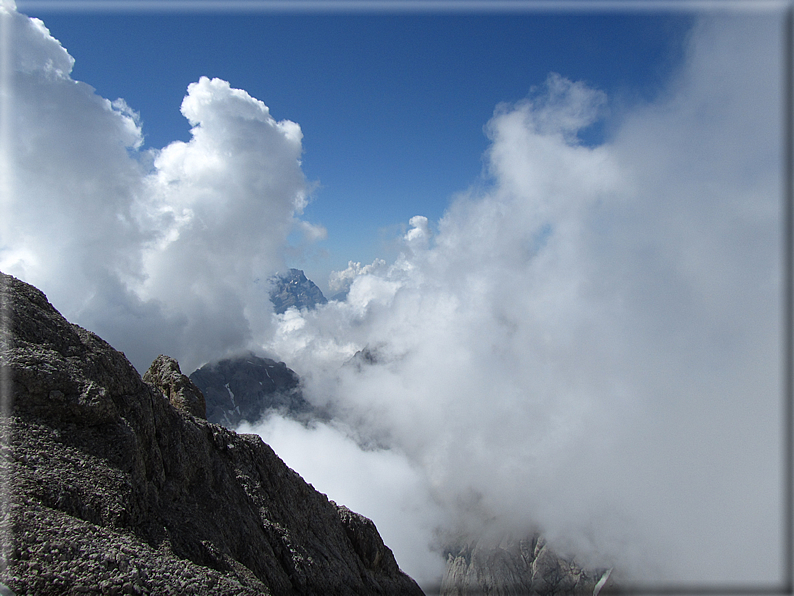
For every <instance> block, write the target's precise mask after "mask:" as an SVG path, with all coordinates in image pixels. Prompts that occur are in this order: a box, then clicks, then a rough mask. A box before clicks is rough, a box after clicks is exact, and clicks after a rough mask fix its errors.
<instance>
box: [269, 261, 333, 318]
mask: <svg viewBox="0 0 794 596" xmlns="http://www.w3.org/2000/svg"><path fill="white" fill-rule="evenodd" d="M270 281H271V283H272V284H273V285H272V288H271V290H270V301H271V302H272V303H273V310H275V312H276V313H277V314H281V313H284V312H286V311H287V309H288V308H290V307H293V306H294V307H295V308H297V309H298V310H300V309H302V308H309V309H311V308H314V307H316V306H317V305H318V304H326V303H327V302H328V300H326V298H325V296H323V293H322V290H320V288H318V287H317V285H316V284H315V283H314V282H313V281H311V280H310V279H307V278H306V275H304V273H303V271H301V270H300V269H290V270H289V271H287V272H286V273H281V274H279V275H275V276H273V277H272V278H271V280H270Z"/></svg>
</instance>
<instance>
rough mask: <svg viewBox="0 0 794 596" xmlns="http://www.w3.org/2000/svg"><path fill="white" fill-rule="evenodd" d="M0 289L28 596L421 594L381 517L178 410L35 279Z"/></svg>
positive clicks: (18, 536) (18, 560)
mask: <svg viewBox="0 0 794 596" xmlns="http://www.w3.org/2000/svg"><path fill="white" fill-rule="evenodd" d="M0 275H1V274H0ZM0 291H2V299H3V301H4V302H5V303H6V304H7V305H8V314H9V315H10V322H11V325H10V327H11V331H12V337H11V340H12V341H11V345H10V346H8V345H7V346H5V347H4V349H3V350H2V352H1V353H0V357H2V361H1V364H2V366H3V370H4V371H6V372H8V373H10V377H11V380H10V383H9V384H8V385H9V389H10V393H11V394H12V396H13V408H12V409H11V410H9V411H7V412H5V414H4V415H3V416H2V417H0V430H2V433H3V435H2V436H3V437H5V439H4V441H3V445H2V453H0V455H2V458H0V464H2V465H3V470H4V471H5V472H7V474H5V475H3V478H5V479H6V480H7V479H8V478H10V479H11V485H10V486H9V485H8V484H6V485H5V486H4V488H5V489H12V490H10V499H8V500H0V503H1V504H2V508H0V513H1V514H2V515H1V516H0V538H2V539H4V540H0V543H6V544H9V545H10V547H9V548H8V549H7V551H6V552H5V553H4V557H5V558H4V560H3V561H2V563H3V564H2V566H0V582H3V583H4V584H6V585H7V586H9V587H10V588H11V589H12V590H13V591H14V592H15V593H16V594H41V595H50V594H51V595H56V594H57V595H62V594H151V595H161V594H173V595H177V594H179V595H183V594H196V595H210V594H212V595H242V594H249V595H254V594H273V595H282V594H284V595H292V594H295V595H297V594H318V595H319V594H340V595H341V594H416V595H419V594H421V593H422V592H421V590H420V589H419V587H418V586H417V585H416V583H415V582H414V581H413V580H411V578H409V577H408V576H407V575H405V574H404V573H402V572H401V571H400V569H399V568H398V566H397V563H396V562H395V560H394V557H393V555H392V553H391V551H390V550H389V549H388V548H387V547H386V546H385V545H384V544H383V542H382V540H381V539H380V536H379V535H378V533H377V530H376V529H375V526H374V524H372V522H371V521H370V520H368V519H366V518H364V517H363V516H360V515H358V514H354V513H352V512H350V511H349V510H347V509H346V508H344V507H338V506H337V505H336V504H335V503H333V502H331V501H329V500H328V499H327V498H326V496H325V495H322V494H320V493H318V492H317V491H316V490H314V489H313V488H312V487H311V486H310V485H308V484H306V482H304V481H303V480H302V479H301V478H300V476H298V474H296V473H295V472H294V471H293V470H291V469H290V468H288V467H287V466H286V465H285V464H284V463H283V462H282V461H281V460H280V459H279V458H278V456H277V455H276V454H275V453H274V452H273V450H272V449H270V447H268V446H267V445H266V444H265V443H263V442H262V440H261V439H260V438H259V437H258V436H255V435H238V434H236V433H234V432H232V431H230V430H228V429H225V428H223V427H221V426H218V425H215V424H212V423H210V422H208V421H207V420H204V419H202V418H200V417H198V416H195V415H194V414H192V413H191V412H190V408H188V410H187V411H186V410H184V409H177V408H175V407H174V406H173V405H172V403H171V401H170V399H171V398H172V396H171V395H169V396H168V397H166V396H165V395H164V394H163V391H161V389H158V388H157V387H155V386H154V385H149V384H147V383H144V382H143V380H142V379H141V377H140V375H139V374H138V373H137V372H136V371H135V369H134V368H133V367H132V366H131V365H130V363H129V362H128V361H127V359H126V358H125V356H124V354H122V353H121V352H118V351H116V350H114V349H113V348H112V347H111V346H110V345H108V344H107V343H106V342H104V341H103V340H102V339H100V338H99V337H97V336H96V335H94V334H93V333H91V332H89V331H86V330H85V329H82V328H80V327H78V326H76V325H72V324H70V323H69V322H67V321H66V320H65V319H64V318H63V317H62V316H61V315H60V314H59V313H58V312H57V311H56V310H55V309H54V308H53V307H52V306H51V305H50V304H49V303H48V301H47V299H46V297H45V296H44V294H43V293H41V292H40V291H39V290H37V289H35V288H33V287H32V286H29V285H27V284H24V283H22V282H20V281H18V280H16V279H14V278H11V277H9V276H3V277H2V279H0ZM164 364H165V365H166V369H167V370H168V371H170V372H171V373H175V371H174V370H171V369H170V365H169V363H168V362H165V363H164ZM160 368H161V369H162V367H160ZM166 376H167V377H171V378H173V376H174V375H171V374H170V373H169V374H168V375H166ZM177 380H179V381H181V377H177ZM177 393H178V391H177Z"/></svg>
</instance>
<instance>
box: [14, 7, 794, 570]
mask: <svg viewBox="0 0 794 596" xmlns="http://www.w3.org/2000/svg"><path fill="white" fill-rule="evenodd" d="M0 14H2V18H3V19H5V20H6V24H10V30H11V31H12V33H13V36H14V41H13V44H11V45H10V47H12V48H14V51H13V55H12V56H11V62H12V66H13V72H12V75H11V81H12V89H13V92H14V93H13V97H12V99H11V101H12V102H13V103H12V107H13V112H12V113H13V116H14V117H13V119H12V124H13V130H12V131H11V133H10V134H9V133H4V134H5V135H6V137H4V139H6V138H8V139H10V140H11V143H12V149H13V150H12V151H10V152H6V154H9V155H11V156H12V157H11V159H12V160H13V161H12V163H11V164H10V165H9V164H6V165H7V166H8V167H7V168H6V170H5V172H6V173H9V172H11V173H12V174H13V175H12V176H10V177H9V178H7V179H6V180H4V184H6V185H7V186H8V187H9V188H11V190H12V191H13V192H11V193H10V194H9V197H10V199H9V198H8V197H5V198H4V213H3V222H2V238H0V269H2V270H3V271H6V272H8V273H11V274H14V275H17V276H19V277H21V278H23V279H25V280H26V281H28V282H31V283H33V284H35V285H37V286H39V287H41V288H42V289H44V290H45V291H46V292H47V294H48V295H49V297H50V299H51V300H52V301H53V302H54V303H55V304H56V305H57V306H58V308H59V309H61V310H62V312H63V313H64V314H65V315H67V316H68V317H69V318H71V319H72V320H75V321H76V322H79V323H80V324H82V325H84V326H86V327H89V328H91V329H93V330H95V331H97V332H98V333H100V335H102V336H103V337H105V338H106V339H108V340H109V341H111V342H112V343H113V344H114V345H116V346H117V347H119V348H120V349H124V350H125V351H126V352H127V354H128V355H129V356H130V357H131V359H132V360H133V362H134V363H135V364H136V366H138V367H139V368H140V367H145V366H146V365H148V362H149V361H150V360H151V358H153V357H154V356H155V355H156V354H157V353H160V352H166V353H169V354H171V355H174V356H175V357H177V358H178V359H179V360H180V362H181V363H182V365H183V368H184V369H185V370H192V368H193V367H194V366H196V365H198V364H200V363H202V362H203V361H206V360H208V359H211V358H213V357H219V356H221V355H223V354H224V353H225V352H227V351H230V350H235V349H240V348H243V347H250V346H251V345H255V344H256V345H259V346H260V347H262V348H264V349H266V350H267V351H269V352H271V353H275V354H277V355H279V356H280V357H281V358H282V359H284V360H285V361H286V362H287V363H288V364H289V365H290V366H291V367H293V368H294V369H296V370H297V371H298V372H299V373H300V374H301V375H302V377H303V378H304V379H305V382H306V390H307V397H309V398H310V399H312V400H313V401H315V402H317V403H324V404H327V405H330V406H331V407H332V408H333V409H334V411H335V412H336V413H337V419H336V421H335V422H334V423H333V424H326V425H322V424H321V425H318V426H316V427H315V428H313V429H307V428H305V427H303V426H300V425H297V424H294V423H292V422H290V421H287V420H283V419H281V418H278V417H273V418H271V419H270V420H269V421H266V422H265V423H264V424H263V425H260V426H258V427H257V431H258V432H260V433H261V434H262V435H263V436H264V437H265V438H266V440H268V441H270V442H271V444H272V445H273V446H274V448H275V449H276V451H277V452H278V453H279V454H280V455H281V456H282V457H283V458H284V459H285V460H286V461H287V463H288V464H290V465H292V466H293V467H294V468H296V469H297V470H298V471H299V472H300V473H301V474H303V475H304V476H305V477H306V478H307V479H308V480H309V481H310V482H313V483H314V484H315V486H317V488H319V489H320V490H324V491H326V492H328V493H329V496H330V497H331V498H335V499H338V500H339V501H341V502H344V503H345V504H346V505H348V506H350V507H351V508H353V509H356V510H359V511H361V512H362V513H364V514H366V515H370V516H372V517H373V519H374V520H375V522H376V523H377V525H378V528H379V529H380V530H381V532H382V533H383V535H384V538H385V540H386V542H387V543H388V544H389V545H390V546H392V548H393V549H394V550H395V554H396V556H397V559H398V561H399V562H400V564H401V565H402V566H403V568H404V569H405V570H406V571H407V572H408V573H410V574H412V575H413V576H415V577H416V578H417V579H419V580H420V581H425V582H432V581H434V580H437V579H438V574H439V573H440V571H441V568H442V566H443V561H442V559H441V557H440V556H439V554H438V553H437V552H436V551H434V550H433V548H434V547H436V546H439V545H443V544H444V542H445V541H446V540H448V539H449V538H450V536H451V535H454V534H455V533H456V532H463V533H465V532H478V531H479V530H480V529H481V528H482V527H484V526H489V527H494V528H496V529H504V528H509V529H510V530H512V531H514V532H523V531H525V530H528V529H530V528H539V529H542V530H543V531H544V532H545V533H546V535H547V536H548V537H549V538H550V539H551V540H552V541H553V542H554V543H555V544H556V545H558V547H559V548H561V549H565V550H570V551H571V552H574V553H576V554H577V556H579V557H581V558H582V559H583V560H586V561H590V562H593V563H596V564H604V565H613V564H614V565H617V566H618V567H619V568H620V569H621V570H622V572H623V573H625V574H626V575H629V576H631V575H632V574H633V577H634V578H635V579H640V580H658V579H663V580H666V581H670V580H680V581H686V582H696V581H702V580H713V581H733V580H737V581H738V580H741V581H750V582H754V581H758V582H760V581H774V580H776V579H777V574H778V572H779V570H780V566H781V560H780V539H781V533H780V528H781V521H782V517H781V509H780V498H779V497H780V495H781V494H782V492H781V491H782V487H781V483H780V480H781V474H780V472H781V469H780V464H781V460H780V457H779V455H780V445H781V442H780V441H781V435H780V431H781V425H780V424H779V415H780V412H781V403H780V395H781V374H782V370H781V364H782V363H781V357H780V349H781V346H782V336H781V331H780V323H781V270H780V268H781V259H780V249H781V232H782V224H781V220H780V216H781V205H780V193H781V188H780V184H779V181H780V173H781V163H780V152H779V148H780V145H781V143H780V141H781V139H780V122H779V120H778V118H777V116H778V114H780V105H779V100H780V88H779V85H778V83H779V80H778V77H779V69H778V68H777V66H776V65H777V64H778V57H779V56H780V53H779V49H780V48H779V44H780V42H781V36H780V30H779V27H778V20H777V19H775V18H771V17H770V18H754V17H746V16H745V17H741V18H723V19H710V20H707V21H704V22H703V23H702V24H701V25H700V26H699V27H698V28H696V29H695V31H694V32H693V35H692V39H691V44H690V47H689V54H688V56H689V58H688V62H687V64H686V65H685V68H684V69H683V70H682V72H681V73H680V76H679V77H677V78H676V80H675V82H674V85H673V86H672V87H671V89H670V90H669V93H668V95H666V96H665V97H663V98H662V99H660V100H659V101H657V102H655V103H654V104H652V105H644V106H639V107H634V108H632V109H631V110H629V111H627V112H626V113H624V114H623V115H622V119H621V121H620V125H619V128H617V129H616V130H615V132H614V134H613V135H612V137H611V140H609V141H608V142H607V143H605V144H603V145H601V146H598V147H588V146H584V145H582V144H580V143H579V142H578V140H577V139H578V134H579V132H580V131H581V130H583V129H584V128H585V127H587V126H588V125H589V124H591V123H592V122H593V121H594V120H595V119H596V118H598V117H599V116H600V114H601V113H602V112H603V110H604V106H605V105H606V104H607V103H608V101H609V98H607V97H605V95H604V94H603V93H602V92H600V91H598V90H594V89H591V88H590V87H588V86H587V85H585V84H583V83H581V82H571V81H569V80H567V79H566V78H564V77H563V76H558V75H550V76H549V78H548V80H547V81H546V82H545V83H543V84H542V85H539V86H538V88H537V89H535V90H533V92H532V93H531V94H530V96H529V97H528V98H527V99H526V100H525V101H522V102H519V103H517V104H514V105H504V106H499V107H498V108H497V110H496V112H495V114H494V117H493V119H492V120H491V121H490V122H489V123H488V125H487V133H488V135H489V137H490V139H491V146H490V149H489V151H488V154H487V156H486V161H487V165H488V179H487V180H486V181H484V183H481V184H479V185H478V186H477V187H476V188H478V189H479V190H472V191H469V192H463V193H461V194H460V196H458V197H457V198H456V199H455V200H454V201H453V203H452V204H451V205H450V207H449V209H448V211H447V212H446V214H445V216H444V217H443V219H442V220H441V221H440V222H438V225H437V226H435V225H431V222H428V221H427V219H426V218H424V217H422V216H421V215H418V216H417V217H414V218H412V219H411V221H410V229H409V230H408V232H407V233H406V234H405V236H404V238H403V241H404V250H403V254H402V256H401V257H400V258H399V259H397V260H396V261H395V262H394V263H390V264H387V263H385V262H383V261H380V260H378V261H376V262H375V263H373V264H372V265H364V266H362V265H361V264H356V263H351V265H350V267H349V268H348V269H347V270H346V271H344V272H339V273H337V274H335V275H334V276H333V279H332V281H333V283H334V287H335V288H337V289H340V290H344V289H347V288H349V293H348V297H347V299H346V301H344V302H338V301H337V302H331V303H329V304H328V305H326V306H324V307H322V308H320V309H318V310H316V311H312V312H302V313H301V312H297V311H295V310H290V311H287V313H285V314H284V315H281V316H276V315H273V314H272V311H271V308H270V305H269V304H268V302H267V298H266V288H265V287H264V286H263V280H265V279H266V278H267V276H268V275H269V274H270V273H272V272H273V271H275V270H276V269H279V268H281V267H282V262H281V256H280V255H281V251H282V250H283V247H284V246H285V244H286V239H287V235H288V234H289V233H290V231H291V230H292V229H294V228H295V226H296V225H297V226H298V227H299V228H300V229H303V230H304V231H306V232H307V233H308V235H309V236H315V235H317V234H321V233H322V230H319V229H313V228H311V227H309V226H308V224H303V223H302V222H300V220H299V219H297V218H298V217H299V215H300V213H301V210H302V208H303V206H304V205H305V202H306V196H307V184H306V181H305V179H304V176H303V174H302V172H301V169H300V154H301V132H300V128H299V127H298V125H297V124H294V123H292V122H286V121H284V122H277V121H275V120H274V119H273V118H272V117H271V116H270V114H269V112H268V109H267V107H266V106H265V105H264V104H263V103H262V102H260V101H258V100H256V99H254V98H252V97H250V96H249V95H248V94H246V93H245V92H244V91H241V90H235V89H232V88H231V87H230V86H229V85H228V84H227V83H225V82H224V81H220V80H217V79H216V80H209V79H205V78H202V79H201V80H200V81H198V82H196V83H194V84H192V85H191V86H190V87H189V89H188V93H187V95H186V97H185V100H184V102H183V105H182V112H183V114H184V115H185V117H186V118H188V120H189V121H190V123H191V125H192V127H193V129H192V131H193V136H192V139H191V140H190V141H189V142H187V143H182V142H175V143H173V144H171V145H169V146H167V147H165V148H164V149H162V150H161V151H157V152H151V153H143V152H141V151H140V149H139V147H140V146H141V139H142V130H141V125H140V122H139V120H138V116H137V115H136V114H135V112H134V111H133V110H132V109H131V108H130V107H128V106H127V105H126V104H125V103H124V102H123V101H121V100H117V101H115V102H109V101H108V100H105V99H103V98H101V97H98V96H97V95H96V94H95V93H94V91H93V89H91V88H90V87H89V86H88V85H86V84H84V83H80V82H77V81H74V80H72V79H71V77H70V75H69V73H70V71H71V67H72V64H73V60H72V58H71V57H70V56H69V55H68V53H67V52H66V50H64V49H63V48H62V47H61V45H60V44H59V42H58V41H57V40H55V39H53V38H52V37H51V36H50V35H49V33H48V32H47V30H46V28H45V27H44V26H43V24H42V23H41V22H39V21H37V20H35V19H28V18H26V17H24V16H22V15H19V14H17V13H16V12H14V11H13V10H12V9H8V8H0ZM737 40H741V43H737ZM5 101H8V99H7V98H6V100H5ZM6 105H8V104H6ZM466 182H467V181H462V185H463V184H465V183H466ZM483 188H485V190H482V189H483ZM434 230H435V233H434ZM365 348H366V349H367V350H368V353H369V356H370V357H369V358H365V359H361V358H359V359H354V360H353V361H352V362H350V360H351V358H352V357H353V356H354V354H355V353H356V352H357V351H359V350H362V349H365ZM249 430H250V427H249Z"/></svg>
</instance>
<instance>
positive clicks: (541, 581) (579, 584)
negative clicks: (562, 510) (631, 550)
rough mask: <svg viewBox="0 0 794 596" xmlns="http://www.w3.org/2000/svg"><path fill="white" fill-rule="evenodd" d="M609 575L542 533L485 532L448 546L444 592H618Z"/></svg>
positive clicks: (554, 595)
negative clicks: (555, 547)
mask: <svg viewBox="0 0 794 596" xmlns="http://www.w3.org/2000/svg"><path fill="white" fill-rule="evenodd" d="M602 578H604V581H599V580H601V579H602ZM608 579H609V570H607V569H598V570H589V569H588V570H585V569H583V568H582V567H580V566H579V565H578V564H576V562H574V561H573V560H569V559H565V558H563V557H560V556H559V555H557V554H556V553H555V552H554V551H552V550H551V548H549V546H548V545H547V544H546V542H545V540H543V538H542V537H540V536H538V535H535V536H530V537H528V538H524V539H515V538H513V537H508V536H502V537H501V538H499V539H494V538H493V537H482V538H480V539H477V540H469V541H465V542H462V543H460V544H457V545H455V546H454V547H449V548H448V549H447V566H446V570H445V573H444V578H443V580H442V582H441V596H475V595H477V596H480V595H482V594H489V595H490V596H592V595H596V596H597V595H598V594H599V593H601V595H602V596H604V595H605V594H607V593H614V592H612V586H611V585H605V584H607V580H608ZM602 589H603V590H604V591H602Z"/></svg>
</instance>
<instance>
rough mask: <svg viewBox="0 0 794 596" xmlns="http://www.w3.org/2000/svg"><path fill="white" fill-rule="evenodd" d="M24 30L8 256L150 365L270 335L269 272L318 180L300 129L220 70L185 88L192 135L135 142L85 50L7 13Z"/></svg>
mask: <svg viewBox="0 0 794 596" xmlns="http://www.w3.org/2000/svg"><path fill="white" fill-rule="evenodd" d="M3 10H4V13H5V14H7V15H8V18H10V19H11V23H12V26H11V28H10V31H11V33H12V34H13V37H14V43H13V46H12V47H13V48H14V54H13V56H12V68H13V73H12V77H13V78H12V79H11V80H10V84H9V87H10V89H11V90H12V91H13V97H12V98H11V100H12V105H13V113H12V126H13V128H12V133H11V135H10V136H9V137H8V138H6V139H5V140H6V141H7V142H8V143H9V145H10V150H7V152H6V154H8V155H10V156H11V160H12V163H11V164H10V165H11V171H12V172H13V176H14V180H13V183H12V184H10V188H12V189H13V191H14V192H13V195H12V197H11V199H10V201H9V200H6V205H7V206H6V209H5V212H4V220H5V222H4V225H5V227H4V231H3V238H2V241H0V268H2V269H3V270H4V271H6V272H8V273H11V274H14V275H17V276H19V277H21V278H23V279H25V280H26V281H28V282H30V283H33V284H35V285H37V286H38V287H41V288H42V289H43V290H44V291H45V292H46V293H47V294H48V296H49V297H50V299H51V300H52V301H53V302H54V303H55V304H58V307H59V308H60V309H61V310H62V312H63V313H64V314H65V315H66V316H67V317H69V318H70V319H72V320H74V321H75V322H77V323H80V324H82V325H84V326H86V327H89V328H91V329H92V330H94V331H96V332H97V333H99V334H100V335H102V336H103V337H105V338H106V339H107V340H108V341H110V342H111V343H113V344H114V345H116V346H117V347H119V348H120V349H123V350H125V351H126V353H127V355H128V356H129V357H130V358H131V360H132V361H133V362H134V363H135V364H136V366H137V367H138V368H143V369H145V368H146V367H148V364H149V363H150V362H151V360H152V359H153V358H154V357H155V356H156V355H157V354H158V353H160V352H167V353H169V354H171V355H173V356H175V357H177V358H178V359H179V360H180V362H181V363H182V366H183V367H184V368H186V369H187V370H191V369H192V368H193V367H195V366H198V365H200V364H201V363H202V362H204V361H206V360H207V359H209V358H212V357H217V356H218V355H220V354H222V353H224V352H225V351H229V350H235V349H240V348H242V347H245V346H246V345H248V344H249V343H250V342H251V340H252V338H253V337H261V336H262V335H263V334H266V333H269V332H270V331H269V326H270V312H269V311H268V309H269V301H268V298H267V288H266V287H265V285H266V283H265V282H266V280H267V279H268V277H269V276H270V275H271V274H272V273H273V272H274V271H276V270H278V269H281V268H283V260H282V253H283V251H284V249H285V246H286V243H287V242H286V239H287V236H288V235H289V234H290V232H291V231H292V230H293V229H294V228H296V227H297V228H298V229H300V230H301V231H302V232H303V233H304V235H305V236H306V237H307V239H308V241H312V239H316V238H319V237H322V235H323V233H324V230H323V229H322V228H321V227H320V226H312V225H310V224H307V223H306V222H302V221H300V220H299V219H297V218H298V216H299V215H300V214H301V212H302V210H303V208H304V207H305V206H306V203H307V199H308V192H309V187H308V185H307V183H306V180H305V178H304V176H303V173H302V171H301V167H300V159H301V152H302V145H301V143H302V133H301V130H300V127H299V126H298V125H297V124H295V123H294V122H290V121H287V120H284V121H276V120H274V119H273V118H272V116H271V115H270V113H269V110H268V108H267V106H265V104H264V103H262V102H261V101H259V100H257V99H255V98H253V97H251V96H250V95H248V94H247V93H246V92H245V91H242V90H239V89H233V88H231V86H230V85H229V84H228V83H227V82H225V81H222V80H220V79H207V78H201V79H200V80H199V81H197V82H195V83H193V84H191V85H190V86H189V87H188V90H187V95H186V96H185V99H184V101H183V103H182V113H183V114H184V116H185V117H186V118H187V119H188V121H189V122H190V124H191V126H192V129H191V134H192V138H191V140H190V141H188V142H187V143H184V142H174V143H172V144H170V145H168V146H166V147H165V148H163V149H162V150H160V151H154V152H147V153H139V151H138V150H139V148H140V146H141V143H142V138H143V137H142V129H141V126H142V124H141V120H140V118H139V116H138V114H136V113H135V112H134V111H133V110H132V109H131V108H130V107H129V106H128V105H127V104H126V102H124V100H123V99H118V100H116V101H114V102H110V101H108V100H107V99H104V98H102V97H99V96H97V95H96V94H95V93H94V90H93V89H92V88H91V87H89V86H88V85H86V84H85V83H81V82H78V81H74V80H73V79H71V77H70V72H71V68H72V65H73V63H74V59H73V58H72V57H71V56H70V55H69V54H68V53H67V51H66V50H65V49H64V48H63V47H62V46H61V44H60V43H59V42H58V41H57V40H55V39H54V38H52V37H51V36H50V35H49V32H48V31H47V29H46V28H45V27H44V25H43V24H42V23H41V21H38V20H36V19H28V18H27V17H25V16H24V15H21V14H18V13H16V12H15V11H13V10H10V9H3Z"/></svg>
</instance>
